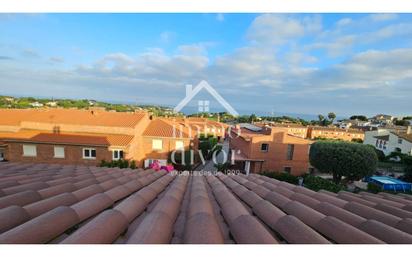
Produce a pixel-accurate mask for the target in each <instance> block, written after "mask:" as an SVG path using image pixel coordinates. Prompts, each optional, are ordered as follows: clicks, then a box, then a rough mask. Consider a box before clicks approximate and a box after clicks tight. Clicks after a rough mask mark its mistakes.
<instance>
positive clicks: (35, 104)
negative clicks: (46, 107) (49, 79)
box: [30, 102, 43, 107]
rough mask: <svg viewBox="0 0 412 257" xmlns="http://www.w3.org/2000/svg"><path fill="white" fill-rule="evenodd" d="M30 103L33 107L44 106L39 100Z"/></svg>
mask: <svg viewBox="0 0 412 257" xmlns="http://www.w3.org/2000/svg"><path fill="white" fill-rule="evenodd" d="M30 105H31V106H33V107H43V104H42V103H39V102H34V103H31V104H30Z"/></svg>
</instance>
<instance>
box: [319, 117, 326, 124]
mask: <svg viewBox="0 0 412 257" xmlns="http://www.w3.org/2000/svg"><path fill="white" fill-rule="evenodd" d="M318 119H319V125H323V124H324V121H325V116H323V115H322V114H319V115H318Z"/></svg>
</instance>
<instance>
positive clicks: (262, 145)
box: [260, 144, 269, 152]
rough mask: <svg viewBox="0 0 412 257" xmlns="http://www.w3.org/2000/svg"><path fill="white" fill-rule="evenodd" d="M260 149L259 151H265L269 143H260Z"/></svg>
mask: <svg viewBox="0 0 412 257" xmlns="http://www.w3.org/2000/svg"><path fill="white" fill-rule="evenodd" d="M260 151H261V152H267V151H269V144H261V145H260Z"/></svg>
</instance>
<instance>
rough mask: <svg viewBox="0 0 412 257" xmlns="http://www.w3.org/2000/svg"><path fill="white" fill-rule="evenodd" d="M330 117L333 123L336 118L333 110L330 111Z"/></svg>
mask: <svg viewBox="0 0 412 257" xmlns="http://www.w3.org/2000/svg"><path fill="white" fill-rule="evenodd" d="M328 118H329V120H330V121H331V123H333V121H334V120H335V119H336V114H335V113H333V112H330V113H328Z"/></svg>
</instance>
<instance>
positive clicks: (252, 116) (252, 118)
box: [249, 114, 256, 123]
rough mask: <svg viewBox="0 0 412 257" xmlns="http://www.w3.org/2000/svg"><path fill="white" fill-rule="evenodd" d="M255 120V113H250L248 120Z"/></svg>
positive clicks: (251, 121)
mask: <svg viewBox="0 0 412 257" xmlns="http://www.w3.org/2000/svg"><path fill="white" fill-rule="evenodd" d="M255 120H256V115H255V114H252V115H250V117H249V122H250V123H253V122H254V121H255Z"/></svg>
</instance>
